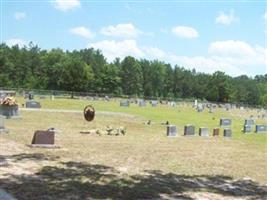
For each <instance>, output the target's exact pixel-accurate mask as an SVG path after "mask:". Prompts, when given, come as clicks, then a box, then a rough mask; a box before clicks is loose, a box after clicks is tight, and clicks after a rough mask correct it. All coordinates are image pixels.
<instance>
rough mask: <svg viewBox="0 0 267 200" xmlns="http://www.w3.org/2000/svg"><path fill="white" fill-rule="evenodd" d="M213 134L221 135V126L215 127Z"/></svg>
mask: <svg viewBox="0 0 267 200" xmlns="http://www.w3.org/2000/svg"><path fill="white" fill-rule="evenodd" d="M212 135H213V136H219V135H220V129H219V128H214V129H213V133H212Z"/></svg>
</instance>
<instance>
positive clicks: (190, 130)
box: [184, 124, 195, 136]
mask: <svg viewBox="0 0 267 200" xmlns="http://www.w3.org/2000/svg"><path fill="white" fill-rule="evenodd" d="M184 135H185V136H191V135H195V126H193V125H191V124H188V125H186V126H185V127H184Z"/></svg>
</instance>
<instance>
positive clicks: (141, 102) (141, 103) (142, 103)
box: [138, 100, 146, 107]
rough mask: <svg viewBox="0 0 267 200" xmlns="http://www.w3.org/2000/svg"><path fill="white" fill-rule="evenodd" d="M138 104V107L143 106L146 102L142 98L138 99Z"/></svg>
mask: <svg viewBox="0 0 267 200" xmlns="http://www.w3.org/2000/svg"><path fill="white" fill-rule="evenodd" d="M138 105H139V107H145V106H146V102H145V101H144V100H139V102H138Z"/></svg>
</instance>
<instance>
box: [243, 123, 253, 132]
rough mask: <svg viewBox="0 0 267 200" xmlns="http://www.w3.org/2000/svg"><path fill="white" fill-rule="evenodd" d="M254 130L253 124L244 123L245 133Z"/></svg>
mask: <svg viewBox="0 0 267 200" xmlns="http://www.w3.org/2000/svg"><path fill="white" fill-rule="evenodd" d="M251 131H252V126H251V125H246V124H245V125H244V127H243V132H244V133H250V132H251Z"/></svg>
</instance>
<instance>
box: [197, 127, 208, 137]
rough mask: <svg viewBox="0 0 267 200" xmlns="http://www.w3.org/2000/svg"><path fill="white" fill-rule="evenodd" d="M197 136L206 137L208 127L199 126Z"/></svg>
mask: <svg viewBox="0 0 267 200" xmlns="http://www.w3.org/2000/svg"><path fill="white" fill-rule="evenodd" d="M199 136H205V137H208V136H209V129H208V128H204V127H201V128H199Z"/></svg>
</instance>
